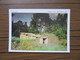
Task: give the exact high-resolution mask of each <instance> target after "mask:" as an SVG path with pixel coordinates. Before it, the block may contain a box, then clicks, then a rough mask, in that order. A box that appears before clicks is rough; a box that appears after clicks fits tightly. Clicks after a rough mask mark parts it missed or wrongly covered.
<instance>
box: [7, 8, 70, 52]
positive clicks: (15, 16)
mask: <svg viewBox="0 0 80 60" xmlns="http://www.w3.org/2000/svg"><path fill="white" fill-rule="evenodd" d="M8 51H9V52H40V53H70V9H9V48H8Z"/></svg>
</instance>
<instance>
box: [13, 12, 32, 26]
mask: <svg viewBox="0 0 80 60" xmlns="http://www.w3.org/2000/svg"><path fill="white" fill-rule="evenodd" d="M32 16H33V14H32V13H15V14H14V16H13V18H12V20H13V22H17V21H19V20H21V21H23V23H24V22H27V25H28V26H29V25H30V21H31V18H32Z"/></svg>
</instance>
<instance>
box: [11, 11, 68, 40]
mask: <svg viewBox="0 0 80 60" xmlns="http://www.w3.org/2000/svg"><path fill="white" fill-rule="evenodd" d="M13 16H14V15H13ZM20 32H27V33H34V34H39V33H52V34H55V35H57V36H58V37H59V38H61V39H67V38H66V36H67V14H58V15H57V17H56V19H51V18H50V16H49V14H48V13H34V14H33V17H32V20H31V22H30V26H27V22H25V23H23V21H21V20H19V21H17V22H16V23H14V22H13V21H12V35H13V36H16V37H19V35H20Z"/></svg>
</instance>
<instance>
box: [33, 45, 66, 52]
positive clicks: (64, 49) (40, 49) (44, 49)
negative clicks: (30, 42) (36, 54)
mask: <svg viewBox="0 0 80 60" xmlns="http://www.w3.org/2000/svg"><path fill="white" fill-rule="evenodd" d="M34 50H38V51H66V50H67V48H66V47H64V46H62V45H55V46H53V47H51V48H46V47H41V48H34Z"/></svg>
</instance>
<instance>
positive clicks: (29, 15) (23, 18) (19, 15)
mask: <svg viewBox="0 0 80 60" xmlns="http://www.w3.org/2000/svg"><path fill="white" fill-rule="evenodd" d="M57 15H58V13H49V16H50V18H51V19H52V20H54V19H56V17H57ZM32 17H33V13H15V14H14V16H13V18H12V20H13V22H17V21H19V20H21V21H23V23H24V22H27V25H28V26H30V21H31V18H32Z"/></svg>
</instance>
